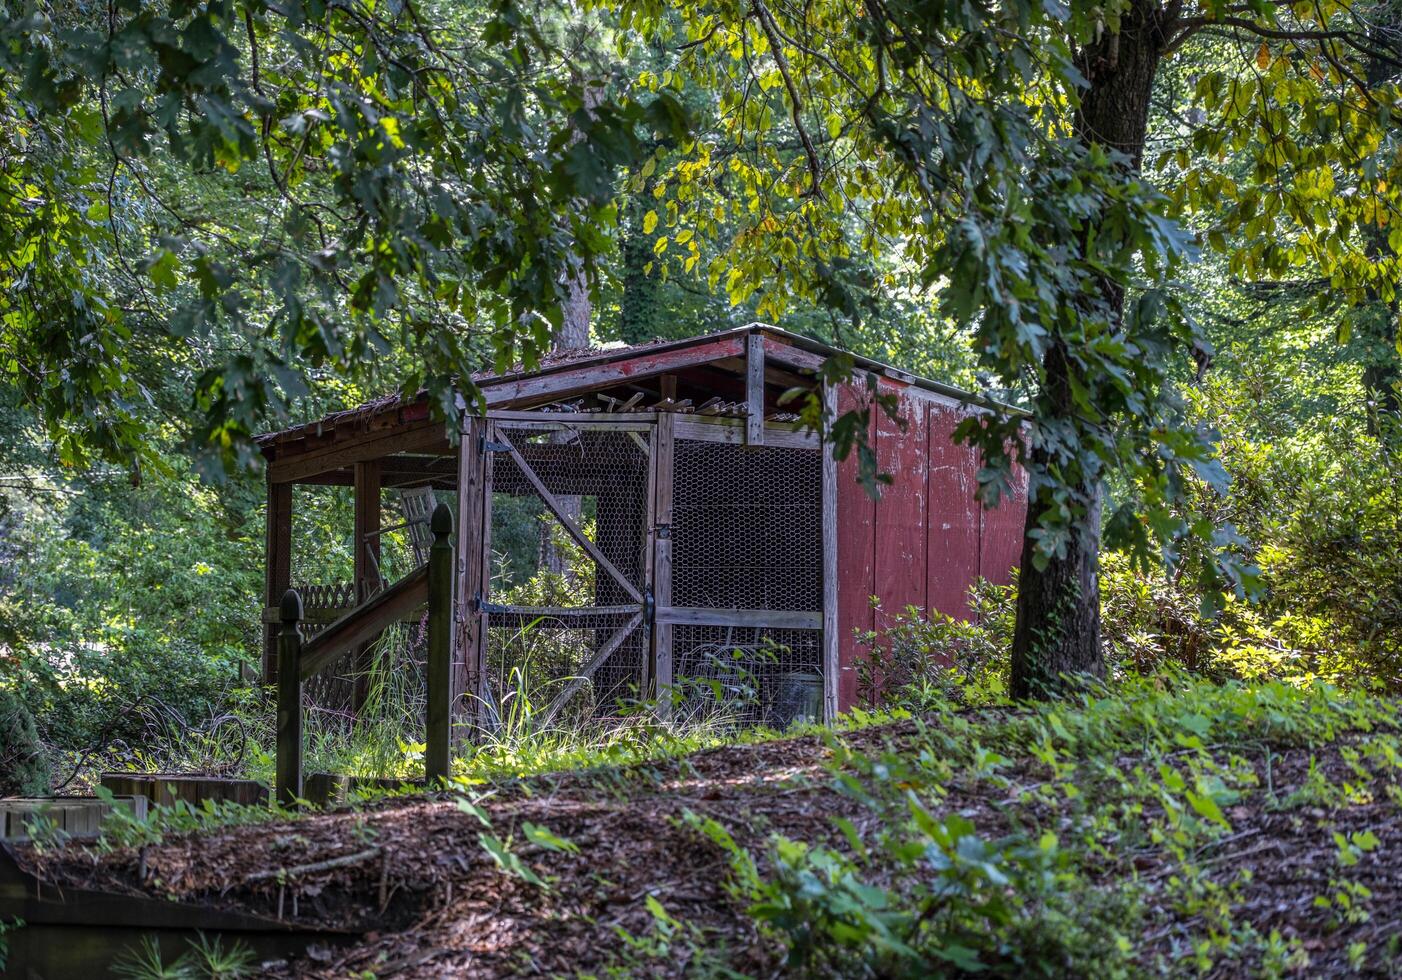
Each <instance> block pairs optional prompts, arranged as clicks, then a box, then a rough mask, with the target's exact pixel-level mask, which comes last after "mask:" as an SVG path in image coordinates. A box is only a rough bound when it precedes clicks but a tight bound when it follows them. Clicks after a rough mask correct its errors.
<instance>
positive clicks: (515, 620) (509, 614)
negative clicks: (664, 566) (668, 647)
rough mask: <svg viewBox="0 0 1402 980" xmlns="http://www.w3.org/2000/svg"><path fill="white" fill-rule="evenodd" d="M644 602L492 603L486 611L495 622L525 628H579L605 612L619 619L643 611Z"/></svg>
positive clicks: (587, 627) (589, 623)
mask: <svg viewBox="0 0 1402 980" xmlns="http://www.w3.org/2000/svg"><path fill="white" fill-rule="evenodd" d="M642 608H643V606H642V603H638V602H630V603H627V604H624V605H618V606H516V605H511V606H497V605H490V604H489V605H488V606H487V608H486V610H485V611H486V613H487V614H488V615H489V616H491V617H492V623H493V625H495V626H514V627H516V628H518V629H523V628H526V627H529V626H531V625H532V624H534V623H539V622H542V621H544V622H547V623H561V624H563V625H564V626H566V627H572V628H575V629H592V628H595V627H597V626H598V625H599V624H598V623H597V622H594V620H597V619H599V618H600V617H601V616H615V617H618V619H619V620H622V619H623V618H625V617H627V616H631V615H633V614H634V613H636V612H640V611H642Z"/></svg>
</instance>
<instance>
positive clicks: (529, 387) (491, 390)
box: [483, 334, 745, 408]
mask: <svg viewBox="0 0 1402 980" xmlns="http://www.w3.org/2000/svg"><path fill="white" fill-rule="evenodd" d="M744 346H745V345H744V338H743V337H742V336H740V335H738V334H731V335H724V336H721V337H717V338H716V339H715V340H711V341H707V342H704V343H693V344H689V345H686V346H678V347H666V348H661V349H658V350H649V351H646V352H630V353H629V355H628V356H627V357H626V358H624V357H620V358H598V359H588V360H584V361H581V362H578V363H574V364H566V365H562V366H560V367H558V368H553V369H550V370H548V371H545V372H540V373H536V374H530V375H522V376H517V377H512V378H504V379H501V380H499V381H487V382H485V383H484V384H483V393H484V394H485V395H486V398H487V406H488V408H524V407H526V406H527V405H529V404H531V403H532V402H540V401H558V400H559V399H561V398H568V397H570V396H572V395H579V394H583V393H584V392H587V391H591V390H594V389H598V388H608V387H612V386H614V385H620V384H623V383H625V382H627V381H637V380H641V379H643V378H651V377H656V376H657V375H660V374H669V373H672V372H674V371H676V370H678V369H679V368H685V367H687V366H689V365H695V364H705V363H707V362H708V361H714V360H717V359H719V358H722V357H737V356H739V355H740V353H741V352H742V351H743V350H744Z"/></svg>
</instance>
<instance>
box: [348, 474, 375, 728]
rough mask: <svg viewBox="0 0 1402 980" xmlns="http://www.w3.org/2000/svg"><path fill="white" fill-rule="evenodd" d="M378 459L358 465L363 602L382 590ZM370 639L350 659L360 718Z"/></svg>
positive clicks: (358, 581)
mask: <svg viewBox="0 0 1402 980" xmlns="http://www.w3.org/2000/svg"><path fill="white" fill-rule="evenodd" d="M380 478H381V469H380V461H379V460H370V461H369V462H364V463H356V464H355V601H356V603H361V602H364V601H365V600H366V599H368V598H370V596H371V595H373V594H374V593H375V591H376V590H378V589H379V587H380V536H379V530H380V482H381V480H380ZM374 643H375V640H374V639H371V640H369V641H367V642H366V643H364V644H362V645H361V646H359V647H357V648H356V651H355V656H354V657H353V658H351V664H352V668H351V670H352V675H353V676H354V678H355V683H354V687H353V688H352V692H351V710H352V711H353V712H354V713H355V714H356V715H357V716H359V714H360V712H361V710H362V709H363V708H364V707H365V699H366V698H367V697H368V696H369V694H370V670H371V668H372V666H373V664H372V663H371V649H372V647H373V646H374Z"/></svg>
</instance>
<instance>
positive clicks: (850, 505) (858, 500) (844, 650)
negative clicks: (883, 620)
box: [837, 384, 876, 711]
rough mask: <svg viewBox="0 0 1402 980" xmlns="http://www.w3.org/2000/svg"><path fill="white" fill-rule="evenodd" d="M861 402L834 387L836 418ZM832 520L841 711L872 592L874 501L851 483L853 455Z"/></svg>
mask: <svg viewBox="0 0 1402 980" xmlns="http://www.w3.org/2000/svg"><path fill="white" fill-rule="evenodd" d="M864 401H865V395H864V393H861V392H860V391H859V389H857V388H856V387H855V386H854V385H850V384H844V385H839V386H838V388H837V411H838V414H843V413H846V412H850V411H857V410H860V409H861V408H862V406H863V404H864ZM867 438H868V439H870V440H875V438H876V426H875V421H874V420H872V422H871V423H870V425H869V427H868V429H867ZM837 518H838V520H837V527H838V534H837V567H838V568H840V569H842V584H841V587H840V588H839V589H838V601H837V636H838V644H839V646H838V664H839V671H838V682H837V690H838V707H839V709H840V710H842V711H846V710H848V709H849V708H851V707H852V706H853V705H855V704H856V703H857V672H856V670H855V669H854V668H855V663H856V658H857V656H858V646H857V640H856V638H855V637H856V636H857V635H859V634H865V633H868V632H870V630H871V628H872V621H873V617H872V608H871V601H870V597H871V594H872V592H873V590H874V589H875V588H876V502H875V501H873V500H872V499H871V498H870V497H869V496H867V493H866V489H865V488H864V487H863V486H862V484H861V482H860V481H859V480H858V479H857V454H856V453H855V452H852V453H849V454H848V455H847V458H846V459H844V460H842V461H841V462H840V463H839V464H838V467H837Z"/></svg>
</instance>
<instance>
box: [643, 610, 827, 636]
mask: <svg viewBox="0 0 1402 980" xmlns="http://www.w3.org/2000/svg"><path fill="white" fill-rule="evenodd" d="M657 621H658V622H659V623H666V624H668V625H672V626H748V627H763V628H767V629H776V630H816V629H822V627H823V614H822V611H821V610H814V611H811V612H810V611H798V610H792V609H724V608H718V607H704V608H703V607H699V606H658V607H657Z"/></svg>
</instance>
